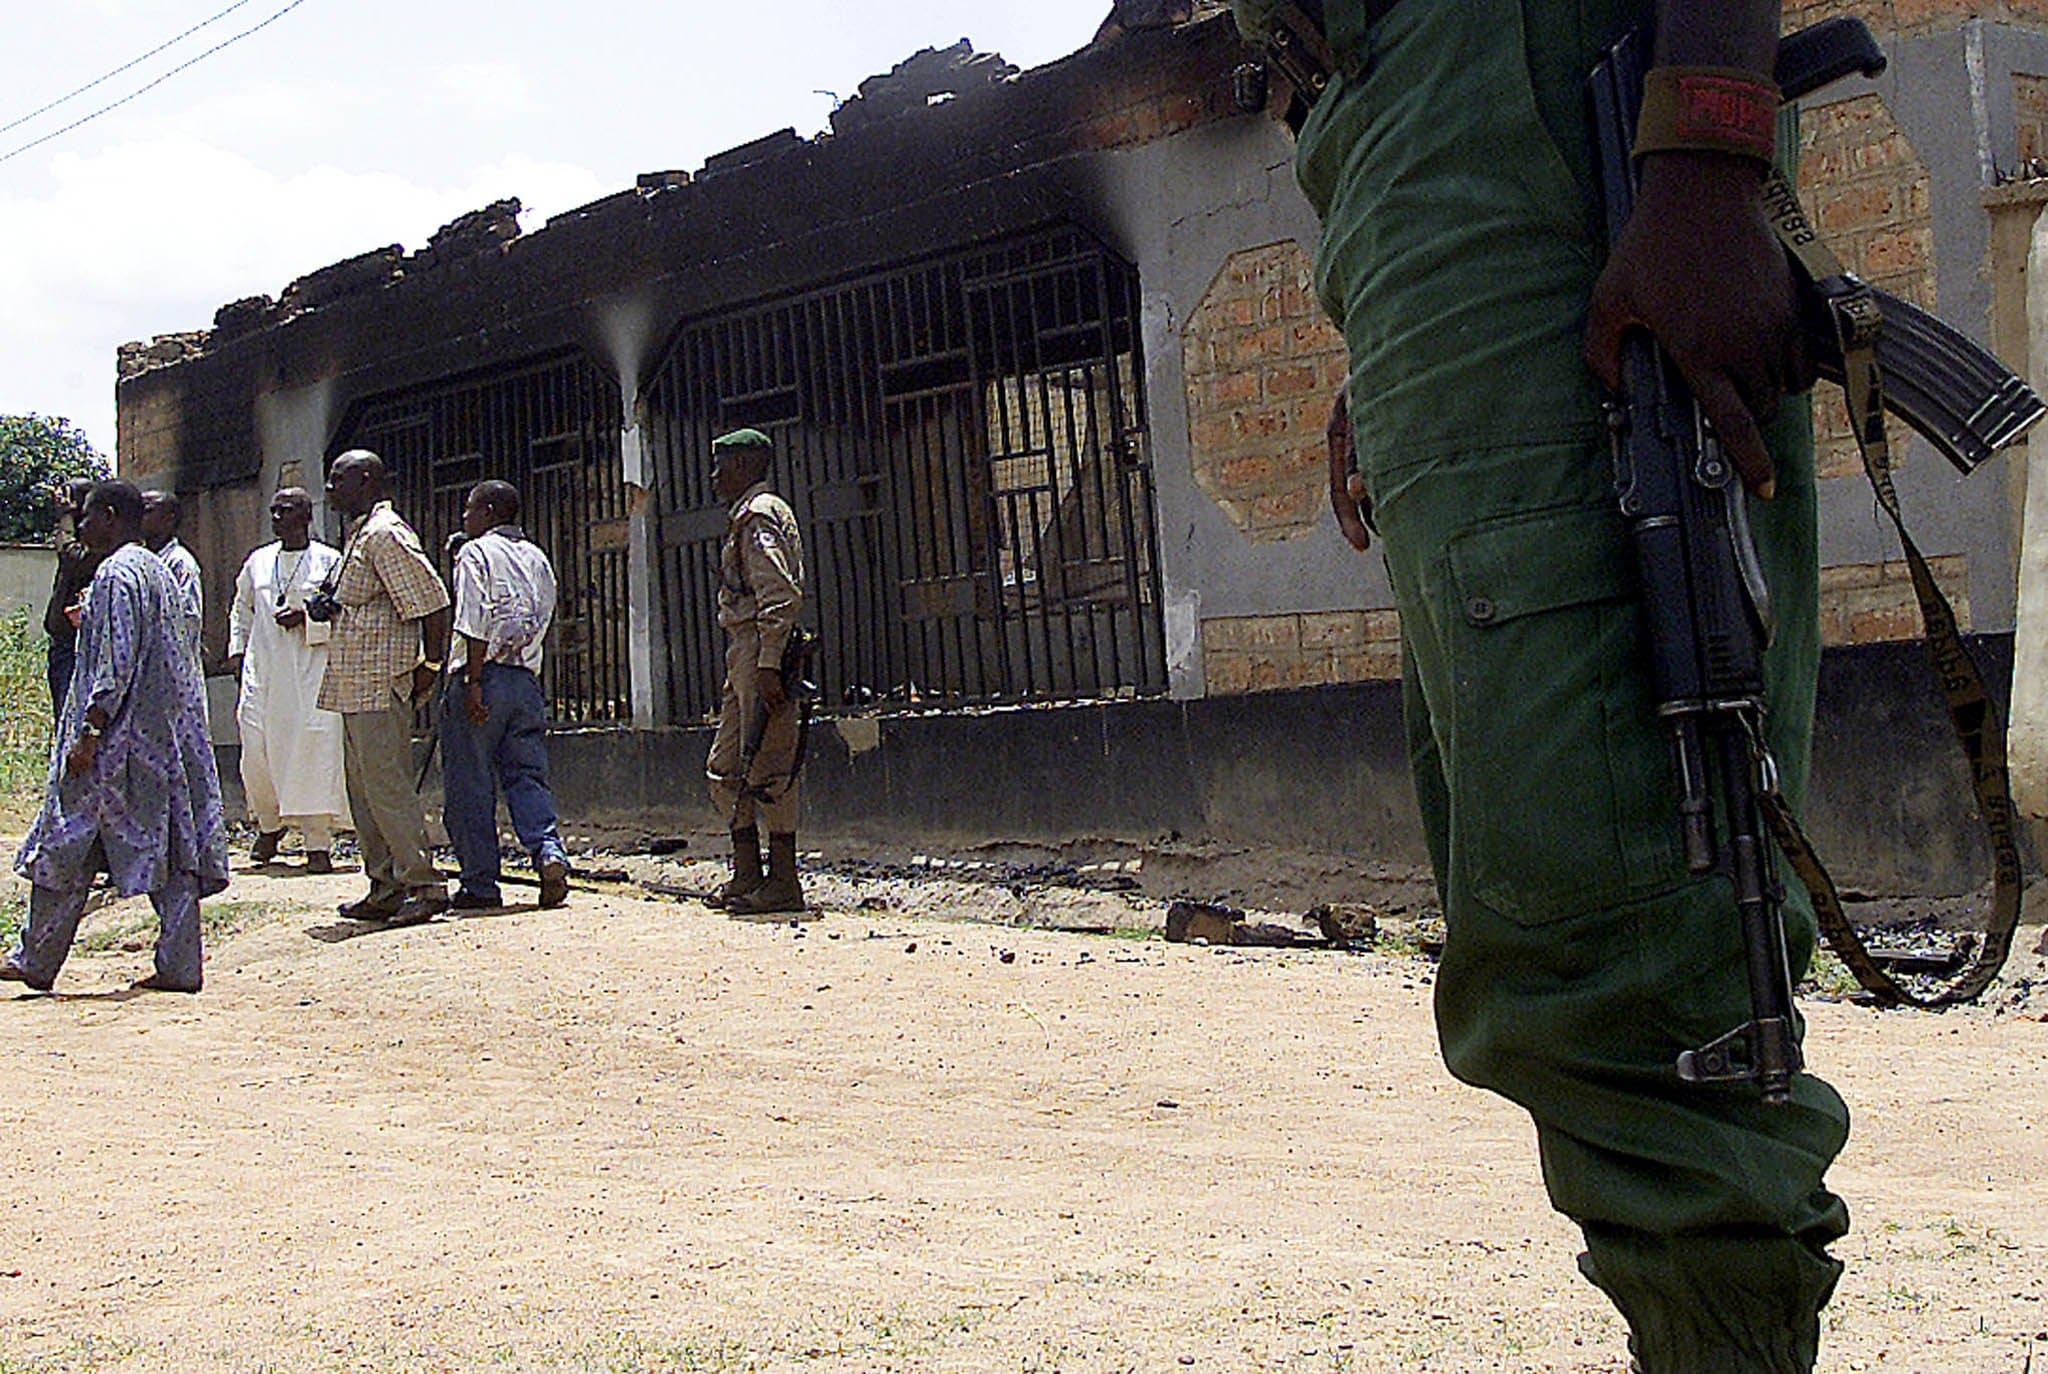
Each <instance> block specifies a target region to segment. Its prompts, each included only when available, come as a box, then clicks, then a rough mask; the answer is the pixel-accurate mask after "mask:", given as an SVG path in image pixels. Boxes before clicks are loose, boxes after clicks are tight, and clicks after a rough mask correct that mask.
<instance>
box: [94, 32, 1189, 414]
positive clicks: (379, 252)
mask: <svg viewBox="0 0 2048 1374" xmlns="http://www.w3.org/2000/svg"><path fill="white" fill-rule="evenodd" d="M1228 9H1229V6H1228V4H1227V3H1226V0H1116V3H1114V4H1113V5H1112V7H1111V12H1110V14H1109V16H1108V17H1107V18H1105V20H1104V21H1103V23H1102V26H1101V27H1100V28H1099V29H1098V30H1097V32H1096V34H1095V36H1094V38H1093V39H1091V40H1090V41H1089V42H1088V43H1087V44H1085V45H1083V46H1082V47H1080V48H1077V49H1076V50H1075V51H1073V52H1071V53H1069V54H1067V55H1066V56H1063V57H1059V58H1055V59H1054V60H1053V61H1051V62H1047V63H1044V64H1042V65H1040V66H1037V67H1034V68H1031V69H1029V70H1028V71H1027V70H1020V69H1018V68H1017V67H1016V66H1014V65H1013V64H1011V63H1008V62H1006V61H1004V60H1003V58H1002V57H1001V55H1000V54H998V53H978V52H976V51H974V48H973V44H972V43H971V42H970V41H969V40H968V39H966V38H962V39H960V40H959V41H958V42H956V43H954V44H952V45H951V46H949V47H945V48H924V49H920V50H919V51H918V52H915V53H913V54H911V55H910V56H909V57H907V58H905V59H904V60H903V61H901V62H899V63H897V64H896V65H895V66H894V67H892V68H890V70H889V71H887V72H884V73H880V74H878V75H875V76H871V77H868V78H867V79H866V80H864V81H863V82H862V83H861V84H860V87H859V89H858V90H857V91H856V93H855V94H854V95H853V96H851V97H849V98H848V99H846V100H845V101H842V102H841V103H840V104H839V105H838V106H837V107H836V108H835V109H834V110H833V112H832V116H831V127H830V128H829V129H827V130H824V131H821V132H820V133H819V134H818V135H817V136H816V137H814V138H808V139H807V138H804V137H802V136H800V135H799V134H798V133H797V132H796V130H795V129H794V128H782V129H778V130H776V131H775V132H773V133H770V134H766V135H764V136H762V137H760V138H757V139H753V140H751V141H749V142H747V143H743V144H740V145H739V146H737V147H734V148H729V149H726V150H724V151H722V152H719V153H715V154H712V155H711V156H710V157H708V158H706V159H705V162H704V165H703V167H702V168H700V169H699V170H698V171H697V172H696V173H695V174H694V175H693V174H691V173H689V172H687V171H659V172H649V173H643V174H641V175H640V176H639V177H638V178H636V180H635V183H634V185H632V186H629V187H625V188H623V189H621V190H618V191H615V192H613V193H611V194H609V195H606V196H602V197H600V198H599V199H597V200H594V201H591V202H589V203H587V204H585V205H581V206H578V207H576V208H574V209H571V210H567V211H563V212H562V213H560V214H557V215H554V216H552V217H550V218H549V219H548V220H547V221H546V223H545V224H543V225H542V226H541V227H540V228H539V229H537V230H535V231H534V232H533V233H531V234H522V231H521V229H520V225H519V215H520V214H521V213H522V211H523V208H524V207H523V206H522V205H521V203H520V201H519V199H518V198H517V197H516V196H515V197H508V198H506V199H504V200H500V201H496V202H493V203H492V204H490V205H488V206H485V207H483V208H481V209H478V210H473V211H469V212H467V213H465V214H463V215H459V216H457V217H456V218H455V219H453V220H451V221H450V222H449V223H447V224H445V225H443V226H442V227H441V228H440V229H439V230H437V231H436V232H435V233H434V234H433V235H432V237H430V238H429V239H428V241H427V246H426V247H424V248H422V249H420V250H418V251H417V252H414V253H410V254H408V253H407V252H406V251H405V248H404V246H403V245H401V244H391V245H388V246H386V247H383V248H378V249H373V250H371V251H369V252H366V253H360V254H357V255H355V256H354V257H350V258H345V259H343V260H341V261H340V262H336V263H332V264H330V265H328V266H326V267H322V268H319V269H317V270H316V271H313V272H309V273H307V274H306V275H305V276H303V277H299V278H297V279H295V280H294V281H292V282H291V283H289V284H288V285H287V286H286V287H285V288H284V290H283V291H281V292H280V293H279V295H278V297H277V298H276V299H275V300H273V299H272V298H270V297H269V296H262V295H259V296H248V297H244V298H242V299H239V300H235V301H230V302H228V303H227V304H225V305H223V306H221V307H220V309H218V310H217V311H215V312H214V319H213V328H212V329H210V330H192V331H182V332H175V333H169V334H159V335H156V336H154V337H152V338H151V339H149V340H147V341H135V342H129V343H124V344H122V345H120V346H119V348H118V350H117V357H118V370H119V376H120V379H121V380H124V381H125V380H126V379H128V378H130V377H133V376H136V375H138V374H140V373H142V372H146V371H150V370H153V369H155V368H159V367H171V366H177V365H178V364H181V363H184V362H188V361H191V360H193V359H195V358H199V357H203V356H205V355H206V354H207V353H208V352H210V351H211V350H212V349H213V348H214V347H216V346H218V345H220V344H225V343H230V342H233V341H235V340H238V339H242V338H246V337H248V336H250V335H253V334H258V333H262V332H264V331H266V330H269V329H273V328H276V327H278V326H281V325H283V324H286V323H288V322H289V321H291V320H292V319H295V318H297V317H298V316H300V315H303V314H306V313H308V312H310V311H315V310H319V309H322V308H323V307H325V306H328V305H331V304H333V303H335V302H337V301H340V300H343V299H346V298H350V297H354V296H357V295H360V294H363V293H366V292H369V291H373V290H376V289H379V288H383V287H388V286H393V285H397V284H398V283H400V282H404V281H407V280H417V279H419V278H421V277H424V276H429V275H432V274H434V273H436V272H437V271H446V270H451V269H456V268H460V267H462V266H464V265H467V264H473V263H475V262H476V261H477V260H478V259H480V258H490V257H495V256H499V255H502V254H503V253H505V252H506V251H508V250H510V249H511V248H512V246H513V245H514V243H515V242H517V243H519V244H521V246H524V245H525V244H527V243H531V242H533V241H534V240H535V239H538V238H540V237H542V236H545V235H546V234H548V233H549V231H550V230H553V229H555V228H556V227H557V226H560V225H565V224H567V223H573V222H578V221H583V220H587V219H589V218H591V217H593V216H602V215H606V214H611V213H616V212H618V211H620V210H624V209H626V208H627V207H629V206H634V205H638V204H640V203H642V202H645V201H648V200H652V199H654V198H656V197H662V196H666V195H670V194H674V193H677V192H686V193H693V194H703V191H702V188H703V186H704V185H705V183H707V182H712V181H717V180H720V179H722V178H725V177H729V176H731V175H733V174H735V173H739V172H743V171H747V170H750V169H756V168H760V167H762V166H764V165H765V164H768V163H771V162H776V161H780V160H781V159H782V158H784V157H787V156H790V155H792V154H798V153H803V152H806V151H816V150H818V149H819V148H820V147H821V146H823V145H827V144H841V145H843V144H845V143H847V142H852V141H857V140H860V139H863V138H864V137H866V136H868V135H870V134H873V133H877V132H879V131H881V130H882V129H884V128H885V127H889V126H893V125H895V124H896V123H897V122H898V121H899V120H902V119H906V118H913V117H916V116H918V115H920V114H924V113H926V112H935V111H936V110H937V109H939V108H941V107H948V109H947V112H948V114H949V115H952V116H954V117H959V116H960V115H962V114H963V113H965V111H963V110H961V109H959V108H956V107H957V106H960V105H967V104H975V103H978V102H977V101H976V99H975V98H976V97H983V96H988V95H992V94H994V93H996V92H998V91H1000V90H1002V89H1004V88H1013V87H1017V86H1020V85H1026V84H1030V83H1033V82H1037V81H1044V80H1056V79H1057V78H1058V76H1059V74H1061V73H1062V72H1063V71H1064V70H1065V69H1067V68H1069V67H1070V66H1072V65H1073V64H1075V63H1077V62H1081V61H1085V60H1087V59H1088V58H1089V57H1090V56H1091V55H1093V54H1096V53H1098V51H1099V50H1100V49H1102V48H1104V47H1106V46H1109V45H1113V44H1116V43H1118V42H1121V41H1123V40H1125V39H1127V38H1130V37H1132V36H1134V35H1138V34H1142V33H1147V32H1150V31H1155V30H1162V29H1165V30H1170V29H1177V28H1184V27H1190V26H1204V25H1208V24H1211V23H1214V22H1217V21H1218V20H1223V19H1225V17H1226V16H1227V14H1228Z"/></svg>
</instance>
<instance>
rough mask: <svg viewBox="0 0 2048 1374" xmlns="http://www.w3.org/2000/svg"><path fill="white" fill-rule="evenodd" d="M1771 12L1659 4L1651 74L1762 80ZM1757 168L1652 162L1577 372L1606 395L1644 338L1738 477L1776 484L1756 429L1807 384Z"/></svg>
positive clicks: (1725, 5)
mask: <svg viewBox="0 0 2048 1374" xmlns="http://www.w3.org/2000/svg"><path fill="white" fill-rule="evenodd" d="M1778 21H1779V6H1778V4H1777V3H1775V2H1774V0H1773V2H1771V3H1766V2H1765V0H1720V2H1719V3H1712V2H1710V0H1659V3H1658V5H1657V49H1656V62H1657V65H1658V66H1660V67H1669V66H1688V67H1691V66H1708V67H1726V68H1735V69H1739V70H1741V71H1745V72H1751V73H1754V74H1755V75H1756V76H1757V77H1758V78H1760V79H1761V80H1763V81H1766V82H1768V81H1769V80H1770V79H1771V64H1772V60H1773V58H1774V56H1775V55H1776V51H1777V38H1778ZM1763 175H1764V167H1763V165H1762V164H1761V163H1760V162H1758V161H1757V160H1756V159H1753V158H1748V157H1743V156H1741V155H1739V154H1734V153H1725V152H1701V151H1676V152H1657V153H1651V154H1648V155H1647V156H1645V157H1644V158H1643V159H1642V167H1641V184H1640V186H1639V188H1638V190H1637V193H1636V208H1635V213H1634V215H1633V217H1632V218H1631V219H1630V220H1629V223H1628V227H1627V228H1626V229H1625V230H1624V231H1623V233H1622V237H1621V240H1620V242H1618V243H1617V244H1616V245H1615V248H1614V252H1613V254H1612V256H1611V257H1610V258H1609V259H1608V262H1607V267H1606V270H1604V271H1603V272H1602V273H1601V274H1600V280H1599V282H1598V284H1597V285H1596V286H1595V287H1594V289H1593V299H1592V305H1591V310H1590V314H1589V317H1588V322H1587V330H1586V360H1587V363H1588V364H1589V365H1590V366H1591V367H1592V369H1593V371H1594V373H1595V374H1596V375H1598V376H1599V378H1600V379H1601V381H1603V382H1604V383H1606V384H1607V386H1608V387H1609V388H1610V389H1612V388H1614V387H1615V385H1616V384H1617V382H1618V380H1619V373H1620V358H1621V338H1622V335H1623V334H1624V333H1625V332H1626V331H1627V330H1629V329H1630V328H1633V327H1641V328H1644V329H1647V330H1649V331H1650V333H1651V334H1652V335H1654V336H1655V337H1656V339H1657V341H1658V342H1659V343H1660V344H1662V345H1663V347H1664V351H1665V352H1666V353H1667V354H1668V355H1669V356H1670V358H1671V360H1672V362H1673V363H1674V364H1676V365H1677V367H1678V369H1679V371H1680V372H1681V373H1683V374H1684V376H1685V379H1686V382H1687V383H1688V384H1689V385H1690V386H1691V387H1692V390H1693V394H1694V396H1695V397H1696V398H1697V399H1698V401H1699V405H1700V409H1701V411H1702V412H1704V413H1705V415H1706V417H1707V419H1708V420H1709V421H1710V422H1711V423H1712V424H1713V426H1714V428H1715V430H1716V431H1717V432H1718V434H1719V435H1720V438H1721V442H1722V444H1723V445H1724V446H1725V447H1726V448H1727V450H1728V453H1729V456H1730V457H1731V458H1732V459H1733V460H1734V462H1735V464H1736V466H1737V467H1738V468H1739V469H1740V470H1741V472H1742V475H1743V479H1744V480H1745V481H1746V482H1747V483H1748V484H1749V485H1750V487H1751V488H1752V489H1754V490H1756V491H1758V492H1759V493H1760V494H1762V495H1766V496H1768V495H1770V494H1771V491H1772V489H1773V487H1774V485H1775V483H1774V480H1773V474H1772V471H1771V460H1770V455H1769V453H1768V452H1767V451H1766V449H1765V448H1764V441H1763V435H1762V433H1761V431H1760V428H1759V423H1760V422H1768V421H1769V420H1770V419H1771V418H1772V416H1774V415H1775V414H1776V413H1777V409H1778V403H1779V400H1780V398H1781V397H1783V396H1784V395H1786V394H1787V393H1789V392H1794V391H1803V390H1805V389H1806V388H1807V387H1808V386H1811V385H1812V382H1813V367H1812V361H1811V359H1810V358H1809V357H1808V356H1807V353H1806V348H1805V345H1804V342H1803V340H1802V338H1801V334H1800V330H1799V321H1798V301H1797V295H1796V291H1795V287H1794V282H1793V277H1792V268H1791V264H1790V262H1789V260H1788V259H1787V258H1786V256H1785V252H1784V250H1783V249H1782V248H1781V247H1780V246H1779V245H1778V241H1777V239H1776V237H1775V236H1774V235H1773V234H1772V232H1771V227H1770V224H1769V222H1768V221H1767V220H1766V218H1765V216H1764V210H1763V202H1762V198H1761V195H1760V193H1759V190H1760V186H1761V183H1762V178H1763Z"/></svg>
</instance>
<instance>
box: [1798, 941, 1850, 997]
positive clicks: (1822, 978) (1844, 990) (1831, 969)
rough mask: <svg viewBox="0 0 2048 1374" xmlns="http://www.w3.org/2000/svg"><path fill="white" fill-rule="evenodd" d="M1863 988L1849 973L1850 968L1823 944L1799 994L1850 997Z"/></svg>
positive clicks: (1800, 986)
mask: <svg viewBox="0 0 2048 1374" xmlns="http://www.w3.org/2000/svg"><path fill="white" fill-rule="evenodd" d="M1862 986H1863V985H1862V984H1860V983H1858V982H1857V981H1856V975H1855V974H1853V973H1851V972H1849V966H1848V965H1847V964H1845V963H1843V962H1842V961H1841V960H1840V959H1837V958H1836V957H1835V952H1834V951H1833V950H1831V949H1829V948H1828V947H1827V946H1826V945H1825V944H1823V945H1821V946H1820V947H1819V948H1817V949H1815V950H1814V952H1813V963H1812V964H1811V965H1810V966H1809V967H1808V968H1807V970H1806V979H1805V981H1804V982H1802V983H1800V985H1799V992H1800V993H1801V994H1803V995H1806V996H1812V997H1850V996H1853V995H1854V994H1856V993H1857V992H1859V991H1861V990H1862Z"/></svg>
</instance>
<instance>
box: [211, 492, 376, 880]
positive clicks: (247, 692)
mask: <svg viewBox="0 0 2048 1374" xmlns="http://www.w3.org/2000/svg"><path fill="white" fill-rule="evenodd" d="M312 526H313V498H312V497H311V496H309V495H307V493H306V491H305V489H304V488H303V487H285V488H283V489H282V490H280V491H279V492H278V493H277V495H275V496H273V497H272V498H271V499H270V528H271V529H272V530H273V531H275V532H276V534H277V540H276V541H275V542H274V543H269V544H265V545H263V547H261V548H259V549H257V550H256V551H255V552H254V553H252V554H250V555H249V557H248V560H247V561H246V562H244V563H243V564H242V571H241V573H240V574H239V575H238V576H237V577H236V578H235V601H234V605H233V607H232V608H231V609H230V611H229V613H228V669H229V671H230V672H234V673H237V674H239V675H240V676H241V679H242V688H241V692H240V694H239V696H238V697H237V698H236V701H235V721H236V723H237V725H239V726H240V728H241V737H242V792H243V795H244V796H245V797H246V798H247V799H248V803H249V818H250V819H251V820H253V821H254V822H256V831H257V834H256V846H255V848H254V849H253V850H251V851H250V854H249V857H250V859H251V860H253V861H254V862H256V863H259V864H263V863H269V862H270V861H271V860H272V859H273V858H275V857H276V856H277V848H278V844H279V843H280V842H281V841H282V840H283V839H284V831H285V823H286V822H287V821H289V822H291V823H292V824H294V825H297V826H298V827H299V830H300V833H302V834H303V835H304V836H305V837H306V871H307V872H308V873H329V872H332V871H333V868H334V864H333V860H332V858H331V855H332V851H333V847H334V841H333V835H334V830H335V828H336V827H337V825H338V824H341V823H344V821H345V818H346V817H347V815H348V800H347V797H346V796H345V794H344V789H343V786H342V781H343V776H344V775H343V772H342V757H341V741H342V726H341V716H340V715H339V714H338V713H336V712H333V711H323V710H321V709H320V705H319V698H320V681H321V679H322V678H323V677H325V676H326V674H327V640H328V636H329V634H330V633H331V632H332V627H331V626H330V625H328V624H327V623H325V622H322V621H317V620H308V619H307V618H306V598H307V597H308V596H310V595H312V594H313V592H314V591H315V590H316V589H317V588H318V587H319V586H320V585H321V583H323V582H325V581H326V580H327V578H328V577H329V576H330V575H331V574H332V573H333V572H334V570H335V568H336V567H337V566H338V565H339V564H340V562H341V554H340V553H338V552H337V551H335V550H334V549H332V548H330V547H329V546H328V545H326V544H323V543H321V542H319V541H318V540H317V539H314V538H313V536H312Z"/></svg>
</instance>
